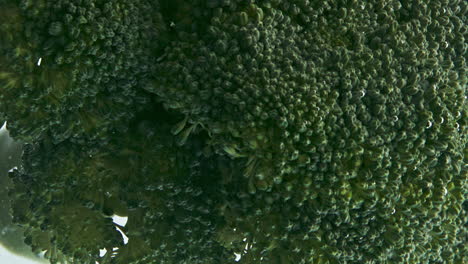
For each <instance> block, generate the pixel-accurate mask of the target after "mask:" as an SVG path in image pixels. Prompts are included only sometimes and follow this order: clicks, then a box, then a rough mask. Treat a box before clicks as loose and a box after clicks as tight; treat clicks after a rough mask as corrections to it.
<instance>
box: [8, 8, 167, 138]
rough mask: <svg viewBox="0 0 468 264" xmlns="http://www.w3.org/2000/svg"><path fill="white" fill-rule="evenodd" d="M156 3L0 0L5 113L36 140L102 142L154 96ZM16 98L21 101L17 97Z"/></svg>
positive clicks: (15, 130)
mask: <svg viewBox="0 0 468 264" xmlns="http://www.w3.org/2000/svg"><path fill="white" fill-rule="evenodd" d="M157 10H158V5H157V1H145V0H135V1H94V0H93V1H82V0H59V1H55V0H54V1H31V0H24V1H13V0H6V1H2V11H0V12H1V16H2V18H1V23H2V26H1V28H0V34H1V35H2V36H1V37H0V49H1V54H0V60H1V61H2V64H1V65H0V84H1V86H2V93H1V94H0V99H1V101H0V102H1V103H0V113H1V114H2V115H3V116H4V117H5V118H6V119H7V120H8V121H9V130H10V133H11V134H12V135H13V136H14V137H15V138H17V139H21V140H24V141H28V142H32V141H33V140H35V139H38V138H40V137H41V136H43V135H44V134H47V133H48V134H50V135H51V136H52V138H53V140H54V141H55V142H60V141H63V140H65V139H67V138H71V139H72V140H73V141H77V140H83V138H84V137H86V138H88V139H96V141H99V140H102V139H101V138H102V135H103V134H104V135H105V132H106V131H108V130H124V129H125V127H124V126H121V125H119V124H121V123H122V122H125V121H126V120H129V119H131V118H132V116H133V115H134V112H137V111H141V109H143V108H144V106H145V105H147V103H148V102H149V100H148V98H149V96H148V95H145V94H146V93H145V92H144V91H143V90H142V89H137V87H140V86H144V85H145V83H146V82H147V81H148V74H149V73H150V72H152V71H151V68H152V65H153V63H152V56H151V55H152V54H153V52H155V51H156V50H157V49H158V47H159V46H158V41H157V39H158V37H159V35H160V31H162V29H160V28H161V27H162V23H161V22H160V20H161V17H160V16H159V15H158V14H159V13H158V11H157ZM12 101H14V102H15V103H12Z"/></svg>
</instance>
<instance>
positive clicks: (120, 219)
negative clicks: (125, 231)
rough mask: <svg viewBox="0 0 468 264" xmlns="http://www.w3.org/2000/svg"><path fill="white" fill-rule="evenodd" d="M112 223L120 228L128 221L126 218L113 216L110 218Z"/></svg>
mask: <svg viewBox="0 0 468 264" xmlns="http://www.w3.org/2000/svg"><path fill="white" fill-rule="evenodd" d="M112 221H113V222H114V223H116V224H118V225H120V226H125V225H126V224H127V221H128V217H127V216H118V215H113V216H112Z"/></svg>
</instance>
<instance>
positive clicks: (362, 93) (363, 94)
mask: <svg viewBox="0 0 468 264" xmlns="http://www.w3.org/2000/svg"><path fill="white" fill-rule="evenodd" d="M365 95H366V90H362V91H361V97H360V98H363V97H364V96H365Z"/></svg>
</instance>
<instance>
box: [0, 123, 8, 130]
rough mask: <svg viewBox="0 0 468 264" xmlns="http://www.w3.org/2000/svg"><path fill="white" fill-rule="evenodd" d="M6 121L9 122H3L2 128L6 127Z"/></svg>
mask: <svg viewBox="0 0 468 264" xmlns="http://www.w3.org/2000/svg"><path fill="white" fill-rule="evenodd" d="M6 123H7V122H5V123H3V125H2V128H1V129H0V130H4V129H6Z"/></svg>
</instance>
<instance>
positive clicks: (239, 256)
mask: <svg viewBox="0 0 468 264" xmlns="http://www.w3.org/2000/svg"><path fill="white" fill-rule="evenodd" d="M234 255H236V259H235V261H239V260H240V259H241V257H242V256H241V254H239V253H234Z"/></svg>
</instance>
